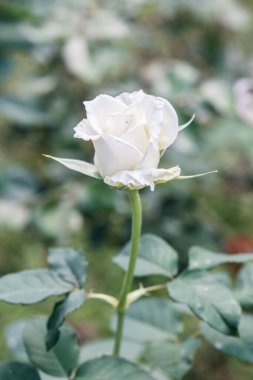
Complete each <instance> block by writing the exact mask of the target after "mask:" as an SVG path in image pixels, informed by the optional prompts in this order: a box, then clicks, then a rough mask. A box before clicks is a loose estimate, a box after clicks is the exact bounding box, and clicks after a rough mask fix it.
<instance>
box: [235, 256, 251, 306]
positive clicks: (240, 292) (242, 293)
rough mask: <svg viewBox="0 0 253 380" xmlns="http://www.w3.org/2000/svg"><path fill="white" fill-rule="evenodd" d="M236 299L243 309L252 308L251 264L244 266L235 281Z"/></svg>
mask: <svg viewBox="0 0 253 380" xmlns="http://www.w3.org/2000/svg"><path fill="white" fill-rule="evenodd" d="M236 297H237V299H238V301H239V302H240V304H241V305H242V306H243V307H245V308H251V307H252V306H253V264H247V265H245V266H244V267H243V268H242V269H241V271H240V272H239V274H238V277H237V281H236Z"/></svg>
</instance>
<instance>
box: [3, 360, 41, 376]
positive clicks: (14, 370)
mask: <svg viewBox="0 0 253 380" xmlns="http://www.w3.org/2000/svg"><path fill="white" fill-rule="evenodd" d="M0 379H1V380H40V376H39V374H38V371H37V369H36V368H34V367H33V366H31V365H30V364H27V363H19V362H11V361H6V362H0Z"/></svg>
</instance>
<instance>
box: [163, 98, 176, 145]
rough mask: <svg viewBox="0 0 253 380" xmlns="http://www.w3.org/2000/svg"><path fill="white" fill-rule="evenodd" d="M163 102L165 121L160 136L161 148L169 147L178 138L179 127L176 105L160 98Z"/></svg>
mask: <svg viewBox="0 0 253 380" xmlns="http://www.w3.org/2000/svg"><path fill="white" fill-rule="evenodd" d="M158 99H160V100H161V101H162V102H163V122H162V130H161V134H160V137H159V148H160V150H163V149H166V148H168V147H169V146H170V145H171V144H173V142H174V141H175V140H176V138H177V135H178V132H179V127H178V117H177V113H176V111H175V109H174V107H173V106H172V105H171V104H170V103H169V102H168V101H167V100H165V99H163V98H158Z"/></svg>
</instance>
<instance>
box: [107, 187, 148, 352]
mask: <svg viewBox="0 0 253 380" xmlns="http://www.w3.org/2000/svg"><path fill="white" fill-rule="evenodd" d="M129 196H130V201H131V208H132V232H131V249H130V260H129V264H128V269H127V272H126V274H125V278H124V281H123V284H122V288H121V292H120V297H119V305H118V308H117V312H118V319H117V328H116V333H115V343H114V349H113V355H115V356H117V355H119V353H120V347H121V340H122V331H123V326H124V319H125V310H126V301H127V295H128V293H129V292H130V290H131V287H132V283H133V276H134V269H135V263H136V259H137V255H138V247H139V241H140V236H141V222H142V210H141V199H140V196H139V192H138V190H132V191H130V192H129Z"/></svg>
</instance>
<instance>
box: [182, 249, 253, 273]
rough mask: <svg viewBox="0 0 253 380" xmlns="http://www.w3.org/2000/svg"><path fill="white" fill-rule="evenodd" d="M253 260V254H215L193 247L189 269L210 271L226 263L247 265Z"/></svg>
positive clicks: (190, 253) (190, 252)
mask: <svg viewBox="0 0 253 380" xmlns="http://www.w3.org/2000/svg"><path fill="white" fill-rule="evenodd" d="M250 260H253V253H243V254H240V253H239V254H237V255H228V254H224V253H215V252H212V251H209V250H207V249H204V248H201V247H192V248H191V249H190V251H189V269H190V270H196V269H209V268H213V267H215V266H217V265H220V264H225V263H238V264H241V263H245V262H247V261H250Z"/></svg>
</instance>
